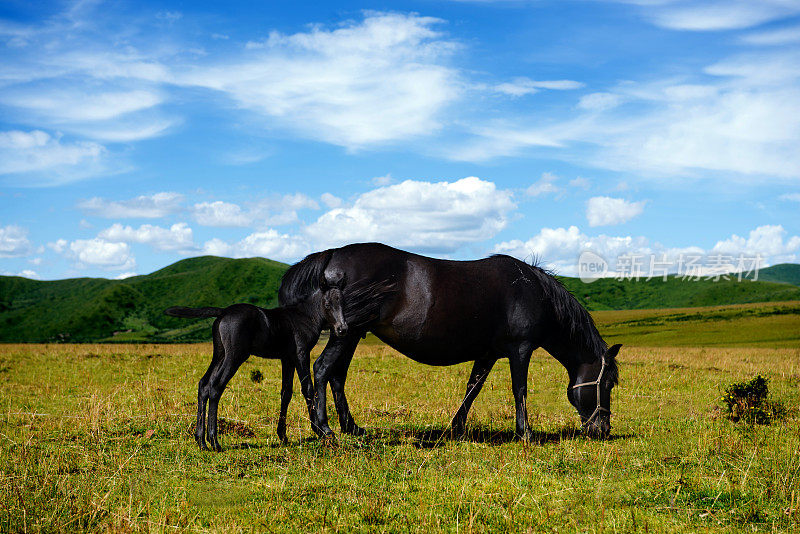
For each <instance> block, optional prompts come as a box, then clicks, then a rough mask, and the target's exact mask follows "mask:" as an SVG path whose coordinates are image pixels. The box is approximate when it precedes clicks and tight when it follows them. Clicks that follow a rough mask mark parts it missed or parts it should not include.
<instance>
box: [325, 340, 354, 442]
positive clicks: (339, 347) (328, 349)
mask: <svg viewBox="0 0 800 534" xmlns="http://www.w3.org/2000/svg"><path fill="white" fill-rule="evenodd" d="M359 339H360V338H359V336H358V334H355V335H354V334H349V335H347V336H345V337H343V338H339V337H336V336H335V335H334V334H331V338H330V340H329V341H328V344H327V345H326V346H325V350H323V351H322V354H320V355H319V358H317V361H315V362H314V387H315V389H316V394H317V398H316V402H317V404H316V418H317V428H318V430H317V433H318V434H319V435H320V436H333V430H331V427H329V426H328V405H327V389H328V381H329V380H330V379H331V375H333V374H334V372H335V370H336V366H337V365H338V364H339V358H340V356H344V355H345V354H347V356H346V357H349V358H352V357H353V351H355V347H356V345H358V341H359ZM345 348H347V349H348V350H345ZM349 364H350V362H349V361H348V362H347V363H346V366H345V368H344V373H345V374H346V373H347V366H349ZM340 378H341V377H340ZM336 390H337V392H336V393H335V394H336V395H338V394H339V392H341V393H342V395H341V396H340V397H339V401H341V400H343V399H344V395H343V393H344V382H343V381H342V380H340V381H338V382H337V385H336ZM344 400H345V405H346V399H344ZM338 409H339V406H338V405H337V410H338ZM346 412H347V413H349V412H350V408H349V407H348V408H347V409H346ZM339 415H340V417H341V412H340V414H339ZM350 419H352V416H351V417H350ZM345 426H346V425H345ZM343 428H344V427H343Z"/></svg>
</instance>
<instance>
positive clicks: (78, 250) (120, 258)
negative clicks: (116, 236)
mask: <svg viewBox="0 0 800 534" xmlns="http://www.w3.org/2000/svg"><path fill="white" fill-rule="evenodd" d="M69 254H70V256H71V257H72V258H74V259H75V260H77V262H78V264H79V265H80V266H90V267H100V268H103V269H111V270H118V269H119V270H125V269H128V270H130V269H132V268H133V267H135V266H136V260H135V259H134V257H133V254H132V253H131V249H130V246H129V245H128V244H127V243H119V242H111V241H106V240H104V239H101V238H97V237H96V238H94V239H76V240H75V241H73V242H71V243H70V244H69Z"/></svg>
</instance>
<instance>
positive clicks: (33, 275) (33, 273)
mask: <svg viewBox="0 0 800 534" xmlns="http://www.w3.org/2000/svg"><path fill="white" fill-rule="evenodd" d="M19 276H22V277H24V278H30V279H31V280H38V279H40V278H41V276H39V273H37V272H36V271H33V270H31V269H23V270H21V271H20V272H19Z"/></svg>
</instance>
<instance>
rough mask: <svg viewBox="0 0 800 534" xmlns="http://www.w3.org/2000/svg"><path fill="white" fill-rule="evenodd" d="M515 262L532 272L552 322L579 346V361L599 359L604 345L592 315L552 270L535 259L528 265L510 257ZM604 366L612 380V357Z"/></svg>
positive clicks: (613, 365)
mask: <svg viewBox="0 0 800 534" xmlns="http://www.w3.org/2000/svg"><path fill="white" fill-rule="evenodd" d="M514 261H515V262H517V263H518V265H524V266H525V267H526V268H527V269H528V271H529V272H530V273H531V274H533V276H534V277H535V279H536V281H537V282H538V283H539V286H540V287H541V288H542V291H544V294H545V296H546V297H547V299H548V300H549V301H550V303H551V304H552V306H553V312H554V313H555V316H556V321H557V322H558V324H559V326H560V327H561V328H562V329H563V330H562V331H563V333H564V334H565V335H566V336H567V337H568V339H569V340H570V341H571V342H572V343H573V344H575V345H576V346H579V347H581V348H583V349H586V351H585V352H582V354H581V355H582V357H583V358H584V360H583V361H585V362H591V361H594V358H600V357H602V355H603V354H604V353H605V351H606V349H607V348H608V345H606V342H605V341H603V338H602V337H601V336H600V332H598V331H597V327H596V326H595V324H594V320H593V319H592V316H591V315H589V312H588V311H586V308H584V307H583V306H582V305H581V303H580V302H578V299H576V298H575V296H574V295H573V294H572V293H571V292H570V291H569V289H567V288H566V287H564V284H562V283H561V281H560V280H559V279H558V278H556V277H555V276H554V274H553V272H552V271H549V270H547V269H544V268H542V267H540V266H539V265H537V263H536V260H534V262H533V263H532V264H528V263H525V262H523V261H520V260H517V259H514ZM606 365H607V366H608V371H607V372H608V373H609V374H608V376H614V377H615V382H616V374H617V366H616V363H615V362H614V361H613V359H612V360H611V361H609V362H606Z"/></svg>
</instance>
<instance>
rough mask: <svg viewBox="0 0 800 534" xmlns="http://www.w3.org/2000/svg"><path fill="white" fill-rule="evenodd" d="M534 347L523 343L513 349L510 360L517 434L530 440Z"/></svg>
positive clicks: (523, 438) (531, 434)
mask: <svg viewBox="0 0 800 534" xmlns="http://www.w3.org/2000/svg"><path fill="white" fill-rule="evenodd" d="M532 352H533V347H532V345H530V344H529V343H521V344H519V345H518V346H517V347H515V350H513V351H511V354H509V357H508V360H509V364H510V367H511V389H512V390H513V392H514V404H515V407H516V412H517V417H516V435H517V437H518V438H520V439H522V440H525V441H530V440H531V439H532V437H533V432H532V431H531V428H530V426H528V406H527V404H526V403H527V397H528V365H529V364H530V361H531V353H532Z"/></svg>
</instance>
